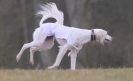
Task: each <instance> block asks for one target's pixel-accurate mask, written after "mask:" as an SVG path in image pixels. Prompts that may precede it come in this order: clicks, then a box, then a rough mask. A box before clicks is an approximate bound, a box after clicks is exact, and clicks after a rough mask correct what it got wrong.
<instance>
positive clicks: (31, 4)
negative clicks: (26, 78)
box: [0, 0, 133, 69]
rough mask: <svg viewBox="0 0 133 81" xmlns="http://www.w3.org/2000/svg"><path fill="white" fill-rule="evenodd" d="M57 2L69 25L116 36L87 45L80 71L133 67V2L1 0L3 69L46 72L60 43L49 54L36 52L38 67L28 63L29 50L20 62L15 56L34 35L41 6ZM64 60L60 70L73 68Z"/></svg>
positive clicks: (80, 57) (0, 60)
mask: <svg viewBox="0 0 133 81" xmlns="http://www.w3.org/2000/svg"><path fill="white" fill-rule="evenodd" d="M47 2H55V3H56V4H57V6H58V8H59V9H60V10H61V11H63V12H64V15H65V22H64V24H65V25H67V26H74V27H79V28H87V29H92V28H102V29H105V30H107V31H108V33H109V34H110V35H111V36H112V37H113V42H112V43H111V44H108V45H105V46H102V45H100V44H98V43H88V44H87V45H85V46H84V47H83V49H82V50H81V51H80V53H79V54H78V59H77V66H76V67H77V68H82V69H83V68H123V67H133V36H132V35H133V0H0V68H12V69H14V68H23V69H45V68H46V67H48V66H50V65H52V64H53V63H54V61H55V58H56V55H57V52H58V48H57V44H56V45H55V47H54V48H52V49H51V50H48V51H43V52H36V54H35V64H34V65H33V66H32V65H30V64H29V49H28V50H26V51H25V52H24V54H23V56H22V58H21V60H20V62H19V63H17V62H16V59H15V58H16V55H17V53H18V52H19V51H20V49H21V47H22V45H23V44H24V43H27V42H30V41H32V32H33V31H34V29H35V28H37V27H38V23H39V20H40V19H41V16H36V15H35V14H36V11H37V10H38V9H39V4H43V3H47ZM69 64H70V58H69V57H68V56H67V54H66V56H65V57H64V59H63V61H62V62H61V65H60V68H64V69H68V68H69V67H70V65H69Z"/></svg>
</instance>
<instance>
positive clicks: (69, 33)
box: [16, 3, 112, 70]
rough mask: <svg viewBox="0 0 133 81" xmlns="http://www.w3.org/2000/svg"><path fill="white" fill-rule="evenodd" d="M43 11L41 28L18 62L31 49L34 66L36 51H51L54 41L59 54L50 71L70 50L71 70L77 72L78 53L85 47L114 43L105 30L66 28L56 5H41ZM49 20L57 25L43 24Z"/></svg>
mask: <svg viewBox="0 0 133 81" xmlns="http://www.w3.org/2000/svg"><path fill="white" fill-rule="evenodd" d="M41 8H42V10H41V11H38V13H37V14H39V15H40V14H41V15H42V19H41V21H40V23H39V25H40V27H38V28H36V29H35V31H34V32H33V41H32V42H30V43H26V44H24V45H23V47H22V49H21V50H20V52H19V53H18V54H17V56H16V60H17V62H18V61H19V60H20V58H21V56H22V54H23V52H24V50H26V49H28V48H30V61H29V62H30V63H31V64H34V59H33V56H34V53H35V52H36V51H42V50H48V49H51V48H52V47H53V45H54V40H56V41H57V42H58V43H59V45H60V46H59V53H58V54H57V57H56V60H55V63H54V64H53V65H52V66H49V67H48V69H52V68H56V67H58V66H59V65H60V63H61V60H62V58H63V56H64V55H65V54H66V52H67V51H68V50H70V52H69V53H68V56H70V57H71V70H75V67H76V58H77V54H78V52H79V51H80V50H81V49H82V47H83V45H84V44H86V43H88V42H91V41H96V42H99V43H101V44H104V43H105V42H107V43H109V42H111V41H112V37H111V36H110V35H108V33H107V31H105V30H103V29H92V30H88V29H80V28H75V27H69V26H64V25H63V21H64V15H63V13H62V12H61V11H59V10H58V8H57V6H56V4H55V3H48V4H45V5H41ZM48 18H55V19H56V22H55V23H43V22H44V21H45V20H46V19H48Z"/></svg>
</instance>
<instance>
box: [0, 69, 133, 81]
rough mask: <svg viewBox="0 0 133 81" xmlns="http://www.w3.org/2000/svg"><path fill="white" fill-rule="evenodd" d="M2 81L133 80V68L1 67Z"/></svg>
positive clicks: (0, 79) (0, 80)
mask: <svg viewBox="0 0 133 81" xmlns="http://www.w3.org/2000/svg"><path fill="white" fill-rule="evenodd" d="M0 81H133V69H83V70H76V71H70V70H22V69H15V70H8V69H0Z"/></svg>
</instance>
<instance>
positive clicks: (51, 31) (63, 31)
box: [33, 23, 91, 45]
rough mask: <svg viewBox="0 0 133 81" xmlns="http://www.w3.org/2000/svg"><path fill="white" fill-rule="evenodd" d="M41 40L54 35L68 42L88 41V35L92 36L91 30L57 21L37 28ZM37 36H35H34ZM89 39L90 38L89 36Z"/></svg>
mask: <svg viewBox="0 0 133 81" xmlns="http://www.w3.org/2000/svg"><path fill="white" fill-rule="evenodd" d="M36 32H37V34H38V35H39V40H41V39H43V37H44V36H54V37H55V38H60V39H65V40H66V41H67V43H68V44H70V45H71V44H74V43H78V44H80V43H86V42H87V41H88V40H86V37H90V36H89V35H90V34H91V33H90V32H91V31H90V30H86V29H79V28H74V27H68V26H64V25H60V24H56V23H46V24H43V25H41V26H40V27H39V28H37V29H36V31H35V33H36ZM34 37H36V36H33V38H34ZM87 39H88V38H87Z"/></svg>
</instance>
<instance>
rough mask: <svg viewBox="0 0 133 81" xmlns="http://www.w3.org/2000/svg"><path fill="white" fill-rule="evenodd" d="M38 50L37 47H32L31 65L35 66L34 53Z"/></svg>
mask: <svg viewBox="0 0 133 81" xmlns="http://www.w3.org/2000/svg"><path fill="white" fill-rule="evenodd" d="M37 50H38V48H37V47H31V48H30V60H29V63H30V64H32V65H33V64H34V53H35V52H36V51H37Z"/></svg>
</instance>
